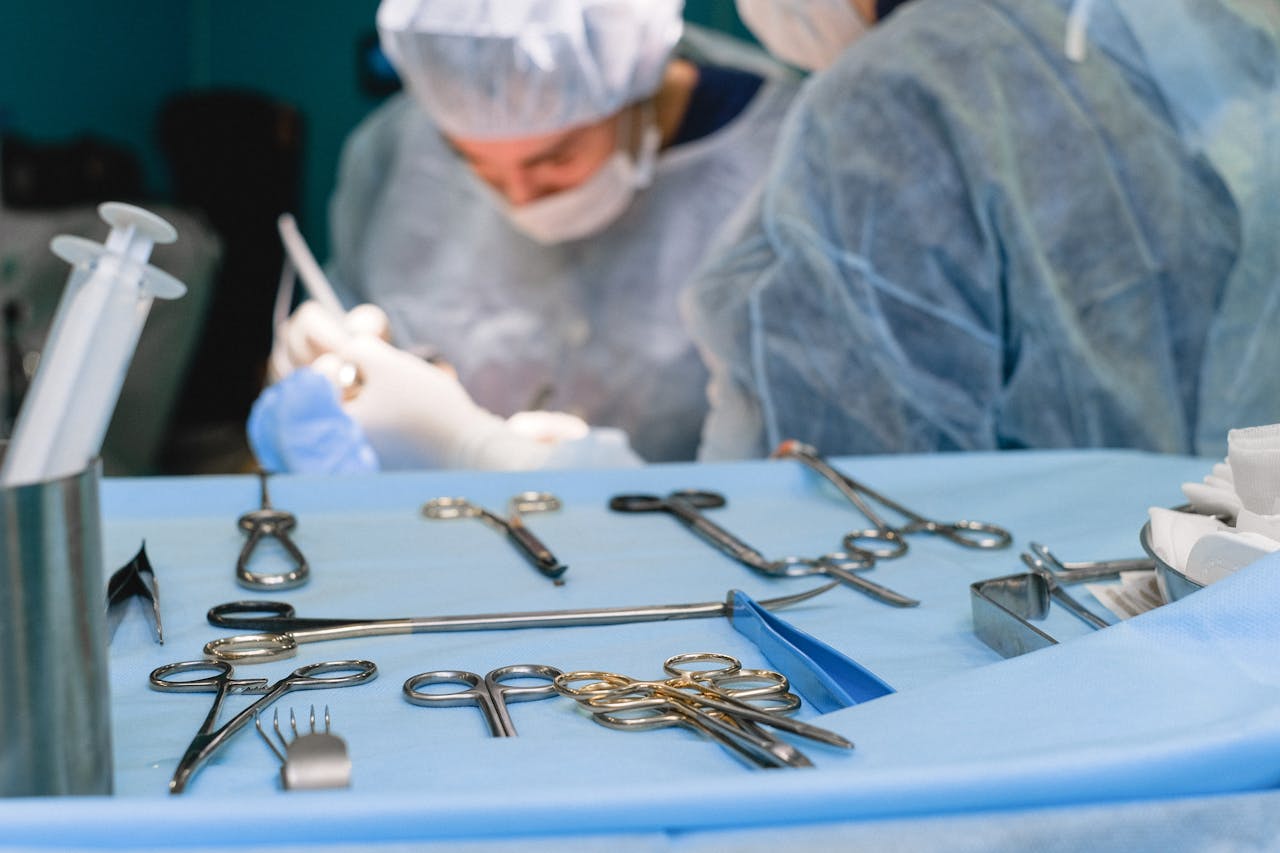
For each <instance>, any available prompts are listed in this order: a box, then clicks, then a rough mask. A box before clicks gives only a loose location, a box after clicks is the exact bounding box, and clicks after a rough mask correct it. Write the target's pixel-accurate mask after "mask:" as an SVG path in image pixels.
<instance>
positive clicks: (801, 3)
mask: <svg viewBox="0 0 1280 853" xmlns="http://www.w3.org/2000/svg"><path fill="white" fill-rule="evenodd" d="M738 16H739V17H741V18H742V22H743V23H744V24H746V25H747V28H748V29H750V30H751V32H752V34H753V35H755V37H756V38H758V39H760V43H761V44H763V45H764V46H765V48H766V49H767V50H768V51H769V52H770V53H772V54H773V55H774V56H776V57H778V58H779V59H781V60H782V61H783V62H789V63H791V64H792V65H795V66H797V67H799V68H807V69H808V70H810V71H821V70H822V69H824V68H827V67H829V66H830V65H831V64H832V63H833V62H835V61H836V57H838V56H839V55H840V54H841V53H842V52H844V49H845V48H846V47H848V46H849V45H851V44H853V43H854V42H855V41H857V40H858V39H860V38H861V37H862V36H863V34H864V33H866V31H867V29H868V24H867V22H866V20H864V19H863V17H862V15H860V14H858V11H857V10H856V9H854V8H853V2H852V0H738Z"/></svg>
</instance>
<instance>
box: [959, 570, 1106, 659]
mask: <svg viewBox="0 0 1280 853" xmlns="http://www.w3.org/2000/svg"><path fill="white" fill-rule="evenodd" d="M1051 598H1056V599H1057V600H1058V601H1059V602H1060V603H1061V604H1062V605H1063V606H1064V607H1066V608H1067V610H1069V611H1070V612H1071V613H1072V614H1073V615H1075V616H1076V617H1077V618H1079V619H1081V620H1082V621H1083V622H1085V623H1086V624H1088V625H1089V626H1090V627H1092V628H1106V627H1108V623H1107V622H1106V621H1105V620H1104V619H1102V618H1101V617H1099V616H1098V615H1096V614H1095V613H1094V612H1093V611H1091V610H1089V609H1088V608H1087V607H1085V606H1084V605H1083V604H1081V603H1080V602H1078V601H1076V599H1075V598H1073V597H1072V596H1070V595H1069V594H1068V593H1067V592H1066V590H1064V589H1063V588H1062V585H1061V584H1059V583H1058V582H1057V580H1055V579H1054V577H1053V575H1052V574H1050V573H1048V572H1023V573H1021V574H1016V575H1006V576H1004V577H999V578H990V579H988V580H982V581H976V582H975V583H972V584H970V585H969V601H970V606H971V608H972V611H973V632H974V634H976V635H977V636H978V638H979V639H980V640H982V641H983V642H984V643H986V644H987V645H988V646H990V647H991V648H993V649H995V650H996V651H997V652H999V653H1000V654H1001V655H1002V656H1003V657H1007V658H1008V657H1014V656H1016V655H1021V654H1025V653H1026V652H1032V651H1035V650H1036V649H1042V648H1045V647H1046V646H1052V645H1054V644H1056V643H1057V640H1055V639H1054V638H1053V637H1051V636H1050V635H1049V634H1047V633H1045V632H1044V631H1042V630H1040V629H1039V628H1037V627H1036V626H1035V625H1032V624H1031V622H1030V621H1029V620H1032V619H1035V620H1040V619H1044V618H1045V617H1046V616H1048V615H1049V603H1050V599H1051Z"/></svg>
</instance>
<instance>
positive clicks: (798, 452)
mask: <svg viewBox="0 0 1280 853" xmlns="http://www.w3.org/2000/svg"><path fill="white" fill-rule="evenodd" d="M772 455H773V457H774V458H775V459H796V460H799V461H800V462H803V463H804V464H805V465H807V466H809V467H810V468H812V469H813V470H814V471H817V472H818V473H819V474H821V475H822V476H823V477H825V478H826V479H828V480H830V481H831V483H832V484H833V485H834V486H835V487H836V488H837V489H839V490H840V494H842V495H844V496H845V497H846V498H848V500H849V502H850V503H852V504H853V505H854V506H855V507H857V508H858V511H859V512H861V513H862V514H863V515H865V516H866V517H867V520H868V521H870V522H871V524H872V525H873V527H872V528H870V529H867V530H855V531H853V532H851V533H848V534H846V535H845V537H844V547H845V548H846V550H854V549H858V548H862V549H864V550H869V551H870V552H871V553H872V554H874V555H875V556H876V557H879V558H880V559H886V560H887V559H891V558H893V557H900V556H902V555H903V554H905V553H906V551H907V540H906V539H904V538H903V537H904V536H906V535H908V534H912V533H933V534H936V535H938V536H941V537H943V538H945V539H949V540H950V541H952V542H954V543H955V544H957V545H961V546H963V547H965V548H983V549H988V548H1005V547H1007V546H1008V545H1009V544H1010V543H1011V542H1013V536H1012V534H1010V533H1009V531H1008V530H1005V529H1004V528H1003V527H1000V526H998V525H995V524H989V523H987V522H985V521H967V520H963V519H962V520H960V521H934V520H933V519H929V518H925V517H924V516H923V515H920V514H919V513H916V512H913V511H911V510H909V509H907V508H906V507H905V506H903V505H902V504H900V503H898V502H896V501H893V500H890V499H889V498H887V497H885V496H884V495H882V494H880V493H879V492H876V491H873V490H871V489H869V488H868V487H867V486H865V485H863V484H862V483H859V482H858V481H857V480H855V479H853V478H852V477H850V476H848V475H847V474H844V473H841V472H840V471H837V470H836V469H835V468H833V467H832V466H831V464H830V463H828V462H827V461H826V460H825V459H823V458H822V457H821V456H819V455H818V451H817V450H816V449H814V448H813V447H811V446H810V445H808V444H804V443H803V442H800V441H796V440H795V439H787V440H786V441H784V442H782V443H781V444H779V445H778V447H777V449H776V450H774V451H773V454H772ZM864 498H869V499H870V500H873V501H875V502H876V503H878V504H880V505H881V506H883V507H885V508H886V509H888V510H890V511H892V512H895V513H897V514H898V515H900V516H902V518H903V519H905V523H904V524H903V525H902V526H900V527H893V526H892V525H890V524H889V523H888V522H887V521H885V520H884V518H883V516H881V515H880V514H879V513H877V512H876V511H875V510H874V509H872V508H871V505H870V504H869V503H867V500H865V499H864ZM867 542H873V543H883V544H879V545H875V546H871V547H868V546H867V544H866V543H867Z"/></svg>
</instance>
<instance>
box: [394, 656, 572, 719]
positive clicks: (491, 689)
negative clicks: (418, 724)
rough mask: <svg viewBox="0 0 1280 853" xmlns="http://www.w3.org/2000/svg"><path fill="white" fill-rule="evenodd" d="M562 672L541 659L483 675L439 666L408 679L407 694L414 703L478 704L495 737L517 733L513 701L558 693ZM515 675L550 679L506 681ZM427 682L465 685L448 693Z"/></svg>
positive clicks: (512, 678)
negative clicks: (431, 687)
mask: <svg viewBox="0 0 1280 853" xmlns="http://www.w3.org/2000/svg"><path fill="white" fill-rule="evenodd" d="M559 675H560V670H558V669H556V668H555V667H552V666H544V665H543V664H540V663H517V664H511V665H510V666H500V667H498V668H497V669H493V670H490V671H489V672H488V673H487V674H485V675H484V676H483V677H482V676H479V675H476V674H475V673H474V672H467V671H466V670H461V669H438V670H433V671H431V672H421V673H418V674H417V675H415V676H412V677H411V678H409V680H407V681H406V682H405V683H404V698H405V699H407V700H408V701H409V702H411V703H413V704H414V705H440V706H448V707H457V706H458V705H475V706H476V707H477V708H479V709H480V712H481V713H482V714H484V719H485V722H486V723H488V725H489V734H491V735H493V736H494V737H515V736H516V727H515V724H513V723H512V722H511V714H510V713H509V712H508V710H507V705H508V704H510V703H511V702H529V701H532V700H534V699H547V698H550V697H552V696H555V695H556V685H555V679H556V677H557V676H559ZM515 679H542V680H544V681H545V682H546V683H544V684H507V683H506V682H508V681H512V680H515ZM427 684H461V685H464V687H463V689H462V690H451V691H449V692H447V693H436V692H433V691H428V690H420V689H419V688H421V687H423V686H424V685H427Z"/></svg>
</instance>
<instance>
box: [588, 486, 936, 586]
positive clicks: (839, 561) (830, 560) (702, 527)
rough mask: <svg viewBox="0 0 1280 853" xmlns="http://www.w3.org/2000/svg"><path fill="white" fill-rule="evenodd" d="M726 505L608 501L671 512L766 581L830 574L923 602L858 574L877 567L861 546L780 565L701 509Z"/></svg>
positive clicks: (693, 500)
mask: <svg viewBox="0 0 1280 853" xmlns="http://www.w3.org/2000/svg"><path fill="white" fill-rule="evenodd" d="M724 505H725V499H724V496H723V495H721V494H719V493H718V492H708V491H703V490H698V489H681V490H678V491H674V492H672V493H671V494H669V495H667V496H666V497H665V498H663V497H659V496H658V495H616V496H614V497H613V498H611V499H610V500H609V509H611V510H613V511H615V512H667V513H670V514H671V515H673V516H675V517H676V519H678V520H679V521H680V522H681V523H682V524H684V525H685V526H686V527H688V528H689V529H690V530H692V531H693V532H694V533H696V534H697V535H698V536H699V537H701V538H702V539H703V540H704V541H706V542H709V543H710V544H711V545H712V547H714V548H716V549H717V550H719V551H721V552H722V553H724V554H727V555H728V556H730V557H732V558H733V559H734V560H737V561H738V562H739V563H741V564H743V565H744V566H746V567H747V568H749V569H751V570H752V571H755V572H758V573H760V574H762V575H765V576H767V577H805V576H808V575H827V576H829V577H832V578H835V579H836V580H838V581H840V582H841V583H844V584H846V585H848V586H850V587H853V588H854V589H856V590H858V591H859V592H862V593H865V594H866V595H869V596H871V597H872V598H874V599H876V600H877V601H881V602H884V603H885V604H891V605H893V606H895V607H915V606H916V605H917V604H919V603H920V602H919V601H917V600H915V599H914V598H909V597H908V596H905V595H902V594H901V593H898V592H894V591H893V590H891V589H889V588H888V587H884V586H881V585H880V584H878V583H875V582H873V581H869V580H867V579H866V578H864V577H862V576H860V575H858V574H856V572H857V571H858V570H861V569H869V568H871V567H873V566H874V565H875V555H874V553H872V552H870V551H867V550H865V549H862V548H859V547H857V546H856V545H855V546H853V547H851V548H849V549H848V550H846V551H837V552H835V553H832V554H824V555H823V556H821V557H817V558H809V557H784V558H782V559H781V560H770V559H768V558H767V557H765V556H764V555H763V554H761V553H760V552H759V551H757V550H756V549H755V548H752V547H751V546H750V545H748V544H747V543H746V542H743V541H742V540H741V539H739V538H738V537H737V536H734V535H733V534H732V533H730V532H729V531H728V530H725V529H724V528H723V527H721V526H720V525H718V524H716V523H715V522H714V521H712V520H711V519H709V518H707V517H706V516H705V515H703V514H702V512H700V510H702V509H711V508H714V507H722V506H724Z"/></svg>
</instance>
